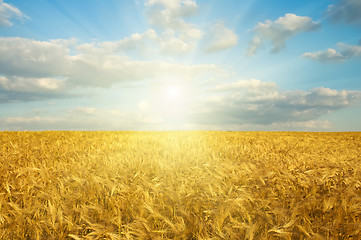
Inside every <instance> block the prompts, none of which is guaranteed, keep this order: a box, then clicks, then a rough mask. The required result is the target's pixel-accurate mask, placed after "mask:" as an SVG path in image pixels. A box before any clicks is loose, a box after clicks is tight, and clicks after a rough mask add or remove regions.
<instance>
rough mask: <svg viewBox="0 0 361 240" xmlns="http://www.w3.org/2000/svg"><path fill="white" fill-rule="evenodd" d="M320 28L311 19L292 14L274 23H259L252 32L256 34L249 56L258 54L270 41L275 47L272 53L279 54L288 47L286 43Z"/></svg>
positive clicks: (250, 46) (250, 45)
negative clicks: (303, 33) (265, 43)
mask: <svg viewBox="0 0 361 240" xmlns="http://www.w3.org/2000/svg"><path fill="white" fill-rule="evenodd" d="M319 27H320V24H319V23H317V22H313V21H312V19H311V18H310V17H301V16H297V15H295V14H292V13H288V14H286V15H285V16H284V17H280V18H278V19H277V20H275V21H274V22H272V21H270V20H266V21H265V22H263V23H262V22H259V23H258V24H257V25H256V26H255V28H254V29H253V30H252V31H253V32H254V33H255V36H254V38H253V39H252V41H250V43H249V47H248V52H247V54H248V55H249V56H251V55H253V54H255V53H256V51H257V50H258V49H259V47H260V46H261V45H263V43H264V42H266V41H270V42H271V44H272V45H273V48H272V50H271V52H273V53H277V52H279V51H280V50H281V49H282V48H284V47H285V46H286V41H287V40H288V39H289V38H291V37H293V36H295V35H297V34H300V33H302V32H308V31H314V30H317V29H318V28H319Z"/></svg>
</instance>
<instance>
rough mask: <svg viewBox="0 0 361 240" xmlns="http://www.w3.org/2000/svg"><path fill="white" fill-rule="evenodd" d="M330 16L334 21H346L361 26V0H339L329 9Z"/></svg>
mask: <svg viewBox="0 0 361 240" xmlns="http://www.w3.org/2000/svg"><path fill="white" fill-rule="evenodd" d="M327 14H328V16H329V18H330V19H331V20H332V21H334V22H340V21H345V22H346V23H349V24H356V25H359V26H361V1H360V0H339V1H338V2H337V3H336V4H334V5H330V6H329V7H328V9H327Z"/></svg>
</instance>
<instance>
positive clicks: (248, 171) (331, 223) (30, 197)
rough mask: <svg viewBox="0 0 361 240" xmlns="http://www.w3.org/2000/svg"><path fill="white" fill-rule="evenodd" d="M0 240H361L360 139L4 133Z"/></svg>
mask: <svg viewBox="0 0 361 240" xmlns="http://www.w3.org/2000/svg"><path fill="white" fill-rule="evenodd" d="M0 239H361V133H306V132H305V133H302V132H207V131H194V132H72V131H59V132H57V131H49V132H1V133H0Z"/></svg>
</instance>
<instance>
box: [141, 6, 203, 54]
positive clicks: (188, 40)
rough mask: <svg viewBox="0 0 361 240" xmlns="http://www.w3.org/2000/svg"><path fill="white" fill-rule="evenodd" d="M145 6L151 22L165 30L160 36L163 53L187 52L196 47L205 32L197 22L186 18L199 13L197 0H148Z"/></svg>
mask: <svg viewBox="0 0 361 240" xmlns="http://www.w3.org/2000/svg"><path fill="white" fill-rule="evenodd" d="M145 6H146V8H147V9H146V15H147V19H148V21H149V23H150V24H151V25H153V26H155V27H156V28H159V29H160V30H162V31H163V33H162V34H161V37H160V38H159V41H160V42H161V45H162V52H163V53H168V54H179V53H186V52H189V51H191V50H193V49H194V48H195V46H196V43H197V41H198V40H199V39H200V38H201V37H202V36H203V32H202V31H201V30H200V29H199V28H198V27H197V26H196V25H195V24H192V23H188V22H186V21H185V20H184V18H186V17H189V16H192V15H194V14H196V13H197V10H198V5H197V3H196V2H195V1H192V0H167V1H165V0H148V1H146V2H145ZM175 50H176V51H175Z"/></svg>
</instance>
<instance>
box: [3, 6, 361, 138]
mask: <svg viewBox="0 0 361 240" xmlns="http://www.w3.org/2000/svg"><path fill="white" fill-rule="evenodd" d="M360 33H361V0H319V1H311V0H309V1H308V0H307V1H285V0H274V1H266V0H252V1H251V0H244V1H233V0H232V1H231V0H222V1H220V0H212V1H205V0H198V1H196V0H122V1H120V0H107V1H104V0H77V1H68V0H32V1H21V0H0V130H297V131H299V130H301V131H360V130H361V121H360V119H361V34H360Z"/></svg>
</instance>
